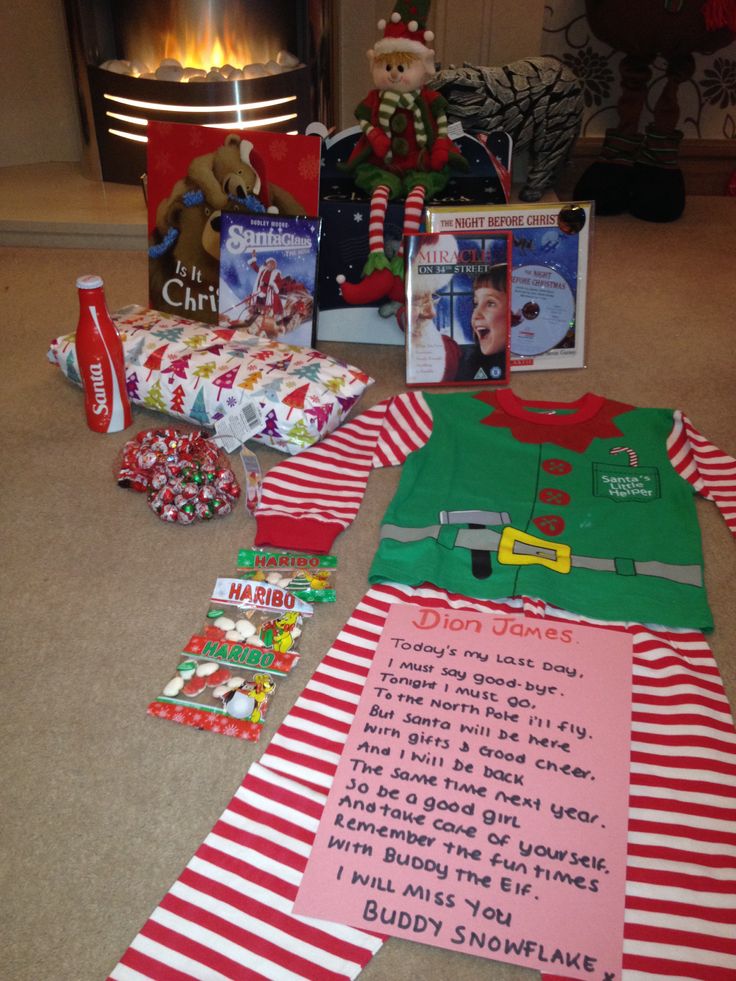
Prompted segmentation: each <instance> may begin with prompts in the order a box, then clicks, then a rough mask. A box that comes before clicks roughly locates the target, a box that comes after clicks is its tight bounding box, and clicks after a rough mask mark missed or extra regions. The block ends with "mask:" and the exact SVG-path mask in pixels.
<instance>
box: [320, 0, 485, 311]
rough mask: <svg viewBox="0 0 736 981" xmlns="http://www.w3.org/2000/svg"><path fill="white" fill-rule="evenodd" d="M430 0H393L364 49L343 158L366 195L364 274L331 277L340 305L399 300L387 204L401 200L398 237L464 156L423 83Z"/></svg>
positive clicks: (400, 259) (400, 261) (431, 65)
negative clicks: (369, 79) (353, 123)
mask: <svg viewBox="0 0 736 981" xmlns="http://www.w3.org/2000/svg"><path fill="white" fill-rule="evenodd" d="M428 8H429V0H426V2H424V3H416V2H411V0H408V2H406V3H404V2H401V0H399V2H398V3H397V4H396V7H395V9H394V12H393V14H392V15H391V20H390V21H389V22H388V23H387V22H386V21H384V20H381V21H379V23H378V28H379V30H381V31H383V37H382V38H381V39H380V40H379V41H378V42H377V43H376V44H375V46H374V47H373V48H372V49H371V50H370V51H369V52H368V60H369V62H370V66H371V72H372V75H373V83H374V85H375V88H374V89H373V90H372V91H371V92H369V93H368V95H367V96H366V98H365V99H363V101H362V102H361V103H360V105H359V106H358V107H357V109H356V110H355V116H356V118H357V120H358V122H359V124H360V129H361V131H362V132H361V136H360V139H359V140H358V143H357V144H356V146H355V149H354V150H353V152H352V154H351V155H350V157H349V158H348V160H347V161H346V163H345V164H344V167H345V169H346V170H348V171H349V172H350V173H352V174H353V176H354V180H355V183H356V185H357V186H358V187H359V188H360V189H361V190H362V191H365V192H366V193H367V194H369V195H370V199H371V206H370V221H369V232H368V248H369V254H368V261H367V262H366V264H365V266H364V267H363V278H362V279H361V280H360V282H358V283H348V282H346V281H345V277H344V276H338V277H337V279H338V282H339V283H340V291H341V293H342V297H343V299H344V300H345V302H346V303H350V304H358V305H365V304H369V303H375V302H377V301H379V300H384V299H390V300H396V301H398V302H400V303H401V302H403V299H404V254H403V244H402V246H401V247H400V248H399V251H398V253H397V254H396V255H395V256H394V257H393V259H389V258H388V257H387V255H386V251H385V244H384V222H385V218H386V209H387V207H388V202H389V201H390V200H394V199H397V198H405V200H406V204H405V206H404V224H403V235H411V234H414V233H415V232H417V231H418V230H419V225H420V222H421V217H422V210H423V208H424V201H425V198H428V197H429V198H431V197H433V196H434V195H436V194H438V193H439V192H440V191H441V190H442V189H443V188H444V187H445V185H446V184H447V182H448V180H449V177H450V168H451V167H462V168H467V161H466V160H465V159H464V158H463V156H462V154H461V153H460V151H459V150H458V149H457V147H456V146H455V145H454V144H453V143H452V141H451V140H450V138H449V137H448V135H447V115H446V105H447V104H446V102H445V100H444V99H443V97H442V96H441V95H439V94H438V93H437V92H433V91H431V90H430V89H428V88H427V82H428V81H429V80H430V79H431V78H432V76H433V75H434V73H435V62H434V51H433V50H432V49H431V48H429V47H427V44H428V43H431V42H432V40H433V38H434V34H433V33H432V31H428V30H425V29H424V26H423V23H425V22H426V16H427V11H428Z"/></svg>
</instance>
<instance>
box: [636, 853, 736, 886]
mask: <svg viewBox="0 0 736 981" xmlns="http://www.w3.org/2000/svg"><path fill="white" fill-rule="evenodd" d="M627 864H628V865H629V866H631V867H632V868H637V869H651V868H652V866H653V865H654V866H655V867H656V869H657V871H658V872H675V873H677V874H678V875H694V876H702V875H706V876H707V877H708V878H709V879H715V880H717V881H720V882H733V881H734V871H736V867H734V866H732V867H731V868H728V867H726V868H713V867H711V866H710V865H709V866H708V867H707V870H706V869H705V866H702V865H697V864H696V863H695V862H684V861H683V862H676V861H674V860H673V859H670V858H655V859H654V860H652V859H650V858H642V857H641V856H640V855H629V856H627Z"/></svg>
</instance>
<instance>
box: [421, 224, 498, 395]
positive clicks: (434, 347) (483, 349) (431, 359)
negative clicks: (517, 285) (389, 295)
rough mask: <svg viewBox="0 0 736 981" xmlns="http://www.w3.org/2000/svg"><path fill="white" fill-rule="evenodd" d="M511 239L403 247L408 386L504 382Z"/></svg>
mask: <svg viewBox="0 0 736 981" xmlns="http://www.w3.org/2000/svg"><path fill="white" fill-rule="evenodd" d="M509 259H510V235H509V233H508V232H482V233H478V234H455V233H448V232H442V233H441V234H420V235H410V236H408V237H407V239H406V247H405V267H406V275H405V280H406V314H405V320H406V323H405V325H404V327H405V335H406V336H405V342H406V383H407V385H422V386H427V385H482V384H491V385H499V384H503V383H505V382H507V381H508V375H509V328H510V322H511V321H510V317H511V313H510V303H509V299H510V295H511V275H510V274H511V271H510V262H509Z"/></svg>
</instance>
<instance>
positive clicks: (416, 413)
mask: <svg viewBox="0 0 736 981" xmlns="http://www.w3.org/2000/svg"><path fill="white" fill-rule="evenodd" d="M431 432H432V415H431V412H430V410H429V407H428V406H427V403H426V402H425V400H424V398H423V396H422V395H421V393H419V392H409V393H406V394H403V395H397V396H395V397H394V398H391V399H386V400H385V401H383V402H379V403H378V404H377V405H374V406H373V407H372V408H370V409H368V410H366V411H365V412H363V413H361V415H359V416H358V417H357V418H356V419H354V420H353V421H352V422H349V423H347V424H346V425H344V426H341V427H340V428H339V429H338V430H336V432H334V433H332V435H330V436H328V438H327V439H325V440H324V441H323V442H321V443H318V444H317V445H316V446H312V447H310V448H309V449H308V450H304V452H302V453H299V454H297V456H295V457H292V458H291V459H289V460H286V461H284V463H280V464H278V466H276V467H274V468H273V470H271V471H269V473H268V474H267V476H266V478H265V480H264V482H263V493H262V497H261V503H260V505H259V507H258V510H257V512H256V536H255V544H256V545H271V546H273V547H275V548H292V549H295V548H296V549H301V550H304V551H309V552H329V551H330V549H331V548H332V544H333V542H334V540H335V538H336V537H337V536H338V535H339V534H340V532H342V531H344V530H345V529H346V528H347V527H348V526H349V525H350V524H351V522H352V521H353V520H354V518H355V517H356V515H357V513H358V509H359V508H360V505H361V502H362V500H363V495H364V494H365V489H366V484H367V483H368V477H369V476H370V473H371V470H372V469H374V468H376V469H377V468H380V467H391V466H398V465H399V464H401V463H403V462H404V460H405V459H406V458H407V456H408V455H409V454H410V453H412V452H413V451H414V450H417V449H419V448H420V447H422V446H424V444H425V443H426V442H427V440H428V439H429V436H430V434H431Z"/></svg>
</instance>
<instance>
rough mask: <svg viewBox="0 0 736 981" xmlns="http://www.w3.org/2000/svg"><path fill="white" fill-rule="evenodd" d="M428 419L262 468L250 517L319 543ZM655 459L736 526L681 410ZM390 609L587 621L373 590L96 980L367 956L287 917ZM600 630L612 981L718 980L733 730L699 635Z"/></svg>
mask: <svg viewBox="0 0 736 981" xmlns="http://www.w3.org/2000/svg"><path fill="white" fill-rule="evenodd" d="M431 425H432V420H431V415H430V413H429V410H428V408H427V406H426V403H425V402H424V399H423V398H422V397H421V395H419V394H418V393H409V394H407V395H402V396H398V397H396V398H394V399H391V400H388V401H387V402H382V403H380V404H379V405H377V406H374V407H373V408H372V409H369V410H368V411H367V412H365V413H363V414H362V415H361V416H359V417H358V419H356V420H355V421H354V422H352V423H350V424H348V425H347V426H343V427H342V428H341V429H340V430H338V431H337V432H336V433H334V434H333V435H332V436H330V437H329V438H328V439H327V440H325V441H324V442H323V443H321V444H319V445H318V446H316V447H312V448H310V449H309V450H307V451H305V452H304V453H302V454H299V455H298V456H297V457H295V458H294V459H293V460H290V461H288V463H287V464H282V465H281V466H280V467H278V468H277V470H276V471H275V472H272V473H271V474H269V475H268V477H267V478H266V481H265V485H264V497H263V503H262V507H261V512H260V515H262V516H265V517H266V519H268V518H271V519H276V520H278V521H279V522H284V526H285V527H287V528H288V526H289V524H290V522H292V521H294V519H296V521H297V522H298V525H297V524H295V525H293V526H292V527H294V528H297V527H298V528H299V531H300V533H303V532H304V528H305V526H307V527H308V526H309V525H310V524H311V525H312V526H313V527H314V526H316V527H322V528H324V529H326V531H325V535H324V536H323V538H320V544H324V543H325V542H327V541H328V540H330V535H334V534H337V533H338V532H339V531H340V530H343V529H344V528H346V527H347V526H348V525H349V524H350V522H351V521H352V520H353V518H354V517H355V515H356V514H357V511H358V508H359V506H360V502H361V500H362V497H363V493H364V491H365V486H366V483H367V480H368V476H369V474H370V471H371V469H372V468H374V467H382V466H393V465H397V464H400V463H402V462H403V461H404V460H405V459H406V457H407V455H408V454H409V453H411V452H413V451H414V450H415V449H418V448H420V447H421V446H423V445H424V444H425V443H426V441H427V439H428V438H429V436H430V434H431ZM668 452H669V455H670V459H671V461H672V464H673V466H674V467H675V469H676V470H677V471H678V473H680V474H681V476H683V478H684V479H686V480H688V481H689V482H690V483H691V484H692V485H693V488H694V490H696V491H697V492H698V493H700V494H702V495H703V496H704V497H706V498H708V499H710V500H712V501H714V502H715V503H716V504H717V505H718V507H719V509H720V510H721V511H722V513H723V515H724V517H725V518H726V521H727V522H728V524H729V527H730V528H731V530H732V531H733V532H734V533H736V463H735V462H734V461H733V460H732V459H731V458H730V457H727V456H726V455H725V454H723V453H721V451H719V450H718V449H717V448H716V447H714V446H712V444H710V443H709V442H708V441H707V440H706V439H705V438H704V437H702V436H701V435H700V434H699V433H698V432H697V430H695V429H694V427H693V426H692V424H691V423H690V422H689V421H688V420H687V419H686V418H685V417H684V416H682V414H681V413H675V416H674V423H673V429H672V433H671V436H670V439H669V441H668ZM296 540H297V538H294V541H296ZM315 540H316V539H315ZM396 602H400V603H411V604H415V605H418V606H424V607H430V608H444V609H462V610H471V611H474V610H475V611H481V612H483V611H486V612H493V613H495V614H499V613H501V614H502V613H504V612H508V613H511V612H515V613H518V612H519V611H521V610H523V611H524V613H526V614H527V615H528V616H531V617H534V616H536V617H539V616H547V617H553V618H556V619H559V620H563V621H569V622H580V623H586V624H590V625H596V624H595V622H593V621H590V620H584V619H582V618H579V617H577V616H575V615H574V614H571V613H566V612H564V611H559V610H552V609H550V608H548V607H547V606H546V605H545V604H544V603H543V602H541V601H540V600H532V599H524V600H521V599H515V600H509V601H506V602H479V601H471V600H468V599H467V598H464V597H461V596H454V595H450V594H447V593H446V592H443V591H442V590H437V589H432V588H421V589H410V588H408V587H403V586H395V585H382V586H379V587H374V588H372V589H371V590H370V591H369V592H368V593H367V595H366V596H365V597H364V599H363V600H362V602H361V603H360V604H359V606H358V607H357V609H356V610H355V611H354V613H353V615H352V616H351V618H350V620H349V621H348V622H347V624H346V625H345V627H344V628H343V630H342V631H341V632H340V635H339V636H338V638H337V640H336V641H335V644H334V645H333V647H332V649H331V650H330V652H329V653H328V655H327V656H326V657H325V659H324V660H323V661H322V663H321V664H320V665H319V667H318V668H317V670H316V671H315V673H314V675H313V677H312V679H311V680H310V681H309V683H308V684H307V686H306V688H305V690H304V692H303V693H302V695H301V696H300V697H299V699H298V700H297V702H296V704H295V706H294V707H293V709H292V710H291V711H290V712H289V714H288V716H287V718H286V719H285V721H284V723H283V724H282V726H281V727H280V728H279V730H278V731H277V733H276V734H275V736H274V737H273V739H272V741H271V744H270V745H269V747H268V748H267V749H266V751H265V753H264V755H263V757H262V759H261V762H260V763H259V764H255V765H254V766H253V767H252V768H251V770H250V772H249V774H248V775H247V776H246V778H245V780H244V782H243V784H242V786H241V788H240V789H239V790H238V792H237V794H236V795H235V797H234V798H233V801H232V802H231V804H230V805H229V806H228V808H227V809H226V810H225V812H224V814H223V815H222V817H221V818H220V820H219V821H218V823H217V825H216V826H215V828H214V829H213V831H212V832H211V834H210V835H209V836H208V837H207V839H206V840H205V842H204V844H203V845H202V846H201V848H200V849H198V851H197V853H196V854H195V856H194V857H193V859H192V860H191V862H190V863H189V865H188V866H187V868H186V869H185V871H184V873H182V876H181V877H180V879H179V880H177V882H176V883H175V885H174V886H173V887H172V889H171V890H170V892H169V893H168V894H167V896H166V897H165V898H164V900H163V901H162V903H161V904H160V906H159V907H158V908H157V909H156V910H154V912H153V914H152V915H151V917H150V919H149V920H148V922H147V923H146V924H145V926H144V927H143V929H142V930H141V932H140V933H139V935H138V936H137V937H136V938H135V940H134V941H133V943H132V944H131V946H130V948H129V949H128V950H127V951H126V953H125V954H124V956H123V958H122V959H121V961H120V963H119V964H118V965H117V966H116V968H115V969H114V971H113V972H112V974H111V975H110V978H112V979H115V981H134V979H135V981H140V979H143V978H148V979H152V981H168V979H171V981H180V979H184V978H187V979H196V981H200V979H220V978H227V979H233V981H240V979H257V978H270V979H278V981H290V979H296V978H302V979H307V981H313V979H323V978H324V979H333V978H354V977H357V975H358V974H359V973H360V970H361V969H362V967H363V966H364V965H365V964H366V963H367V962H368V961H369V960H370V958H371V957H372V955H373V954H374V953H375V952H376V951H377V950H378V949H379V947H380V945H381V940H380V938H379V937H377V936H375V935H373V934H370V933H367V932H365V931H361V930H357V929H353V928H350V927H344V926H338V925H335V924H330V925H325V924H323V923H319V922H318V921H310V920H309V919H308V918H304V917H297V916H295V915H294V914H293V913H292V911H291V910H292V904H293V900H294V897H295V896H296V893H297V890H298V887H299V882H300V880H301V875H302V872H303V869H304V867H305V863H306V861H307V859H308V856H309V852H310V850H311V845H312V842H313V838H314V834H315V831H316V828H317V824H318V822H319V818H320V815H321V813H322V810H323V807H324V802H325V799H326V794H327V792H328V790H329V787H330V785H331V783H332V779H333V777H334V773H335V770H336V767H337V764H338V762H339V758H340V753H341V752H342V747H343V746H344V743H345V739H346V737H347V733H348V731H349V728H350V724H351V722H352V719H353V717H354V713H355V709H356V706H357V703H358V700H359V698H360V693H361V691H362V688H363V685H364V683H365V678H366V675H367V672H368V669H369V665H370V661H371V658H372V656H373V653H374V651H375V648H376V645H377V642H378V639H379V637H380V634H381V630H382V628H383V624H384V623H385V618H386V615H387V612H388V610H389V608H390V606H391V604H392V603H396ZM606 626H608V627H610V626H611V624H606ZM614 626H615V627H616V628H617V629H621V630H626V631H627V632H629V633H630V635H631V637H632V642H633V645H634V655H635V656H634V665H633V672H634V676H633V682H634V684H633V712H632V748H631V781H630V801H629V830H628V865H627V886H626V911H625V932H624V950H623V966H624V970H623V978H624V981H644V979H652V978H655V979H656V978H691V979H696V981H721V979H724V981H725V979H726V978H728V979H731V978H733V977H734V976H736V939H735V935H736V931H734V924H735V923H736V914H735V913H734V910H735V908H736V903H735V902H734V897H735V896H736V807H735V806H734V802H735V801H736V753H735V752H734V750H735V749H736V734H735V733H734V725H733V719H732V716H731V712H730V708H729V705H728V702H727V700H726V695H725V692H724V690H723V685H722V682H721V679H720V675H719V672H718V668H717V665H716V663H715V661H714V659H713V655H712V653H711V651H710V650H709V648H708V646H707V643H706V641H705V638H704V637H703V636H702V635H701V634H699V633H698V632H696V631H685V630H675V631H668V630H654V629H650V628H644V627H640V626H636V625H624V624H619V625H614ZM554 977H555V976H553V975H545V978H546V979H547V981H553V978H554Z"/></svg>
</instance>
